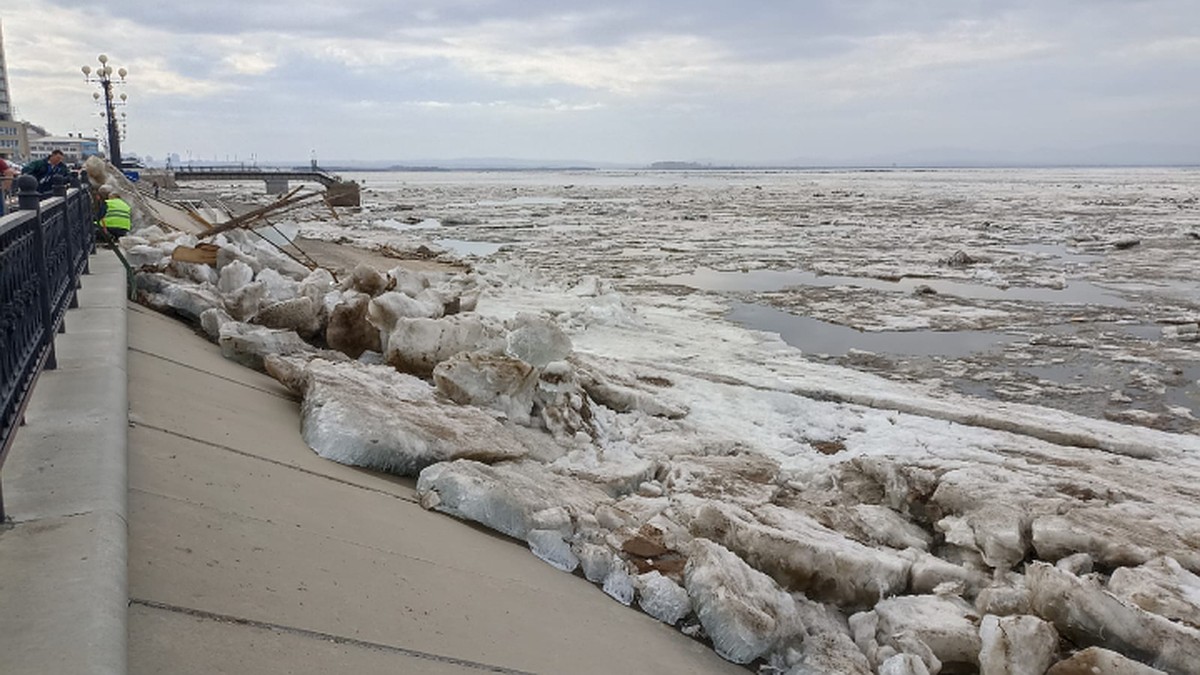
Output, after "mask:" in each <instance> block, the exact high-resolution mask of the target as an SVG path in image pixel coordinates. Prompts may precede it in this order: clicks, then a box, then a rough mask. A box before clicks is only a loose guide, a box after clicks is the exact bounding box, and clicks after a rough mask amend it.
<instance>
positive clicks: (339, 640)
mask: <svg viewBox="0 0 1200 675" xmlns="http://www.w3.org/2000/svg"><path fill="white" fill-rule="evenodd" d="M129 605H130V606H131V607H132V606H133V605H139V606H142V607H147V608H149V609H157V610H161V611H164V612H174V613H176V614H183V615H186V616H190V617H194V618H197V619H205V620H208V621H219V622H221V623H230V624H234V625H237V626H247V627H249V628H258V629H261V630H269V631H273V632H277V633H287V634H289V635H297V636H300V637H305V638H312V639H314V640H321V641H324V642H333V643H335V644H339V645H348V646H351V647H364V648H366V649H374V650H377V651H382V652H390V653H392V654H401V655H403V656H409V657H412V658H417V659H425V660H426V661H436V662H437V663H446V664H450V665H455V666H461V667H463V668H470V669H472V670H480V671H483V672H487V673H505V674H506V675H534V674H533V673H530V672H528V671H524V670H514V669H512V668H505V667H503V666H493V665H491V664H487V663H479V662H478V661H468V660H466V659H458V658H454V657H453V656H443V655H441V654H432V653H430V652H423V651H419V650H416V649H408V648H407V647H396V646H394V645H385V644H382V643H379V642H368V641H366V640H359V639H356V638H351V637H345V636H342V635H333V634H331V633H322V632H320V631H315V630H309V629H307V628H297V627H295V626H283V625H280V624H277V623H269V622H267V621H256V620H254V619H246V618H243V617H240V616H231V615H229V614H218V613H216V612H207V611H204V610H202V609H193V608H191V607H180V606H178V605H170V604H167V603H165V602H155V601H153V600H141V599H138V598H130V599H129Z"/></svg>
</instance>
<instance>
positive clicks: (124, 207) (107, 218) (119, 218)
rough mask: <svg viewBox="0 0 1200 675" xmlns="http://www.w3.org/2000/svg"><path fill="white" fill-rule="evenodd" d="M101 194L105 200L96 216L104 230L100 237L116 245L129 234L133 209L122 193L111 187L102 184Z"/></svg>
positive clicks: (101, 228)
mask: <svg viewBox="0 0 1200 675" xmlns="http://www.w3.org/2000/svg"><path fill="white" fill-rule="evenodd" d="M99 194H100V198H101V199H103V200H104V201H103V202H102V203H101V204H100V213H99V214H98V215H97V216H96V222H97V224H99V226H100V230H101V232H102V234H101V235H100V238H101V239H103V240H104V241H106V242H108V243H109V244H110V245H112V246H115V245H116V243H117V241H118V240H120V238H121V237H124V236H125V235H127V234H129V228H130V227H132V226H133V219H132V211H131V210H130V208H129V203H128V202H126V201H125V200H124V199H121V195H119V194H117V192H116V191H114V190H113V189H112V188H111V187H109V186H107V185H101V186H100V190H99Z"/></svg>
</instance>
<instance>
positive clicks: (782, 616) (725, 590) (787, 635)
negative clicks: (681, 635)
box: [684, 539, 802, 663]
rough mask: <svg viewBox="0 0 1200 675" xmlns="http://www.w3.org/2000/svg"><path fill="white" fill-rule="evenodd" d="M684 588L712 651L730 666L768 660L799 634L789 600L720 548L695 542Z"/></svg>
mask: <svg viewBox="0 0 1200 675" xmlns="http://www.w3.org/2000/svg"><path fill="white" fill-rule="evenodd" d="M684 586H685V587H686V588H687V592H688V597H689V598H691V601H692V604H693V606H694V607H695V608H696V616H697V617H698V618H699V619H700V624H701V625H702V626H704V631H705V632H706V633H707V634H708V636H709V638H710V639H711V640H712V642H713V647H714V648H715V649H716V650H717V653H718V654H720V655H721V656H723V657H725V658H726V659H729V660H730V661H733V662H734V663H750V662H751V661H754V660H755V659H758V658H761V657H763V656H766V655H767V654H768V653H770V652H771V651H772V650H773V649H775V648H776V647H778V646H779V645H780V644H782V643H785V642H786V641H787V640H789V639H791V638H793V637H795V636H796V635H798V634H799V632H800V631H801V630H802V626H801V625H800V622H799V616H798V614H797V612H796V603H795V600H793V599H792V596H790V595H788V594H787V593H786V592H785V591H784V590H783V589H782V588H780V587H779V585H778V584H776V583H775V582H774V581H773V580H772V579H771V578H770V577H768V576H767V575H765V574H763V573H762V572H759V571H758V570H755V569H754V568H752V567H750V566H749V565H747V564H746V563H745V562H744V561H743V560H742V559H741V558H739V557H738V556H737V555H735V554H734V553H733V552H732V551H730V550H729V549H727V548H725V547H723V546H721V545H720V544H717V543H714V542H711V541H708V540H706V539H697V540H696V541H695V542H694V543H693V545H692V550H691V555H690V556H689V557H688V563H687V571H686V572H685V582H684Z"/></svg>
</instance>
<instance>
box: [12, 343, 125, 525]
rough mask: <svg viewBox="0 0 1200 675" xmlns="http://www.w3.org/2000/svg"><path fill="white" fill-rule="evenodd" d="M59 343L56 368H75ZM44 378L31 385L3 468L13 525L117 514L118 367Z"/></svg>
mask: <svg viewBox="0 0 1200 675" xmlns="http://www.w3.org/2000/svg"><path fill="white" fill-rule="evenodd" d="M67 347H69V345H68V344H67V341H65V340H64V341H62V342H61V343H60V344H59V351H60V353H61V354H62V355H63V359H62V360H63V361H76V362H77V361H78V359H77V358H76V357H75V356H73V355H71V353H72V351H71V350H70V349H68V348H67ZM100 361H101V363H98V364H92V365H90V366H83V365H76V366H75V367H74V368H67V367H64V368H63V369H60V370H57V371H51V372H46V373H43V374H42V377H41V378H40V379H39V380H38V384H37V387H36V388H35V389H34V394H33V398H32V400H31V401H30V406H29V409H28V411H27V412H26V415H25V420H26V425H25V426H24V427H23V428H21V429H20V430H19V432H18V434H17V439H16V443H15V444H14V447H13V451H12V454H11V456H10V458H9V461H8V462H6V463H5V466H4V483H5V486H4V497H5V505H6V508H7V510H8V514H9V515H10V516H11V517H12V518H13V519H14V520H16V521H19V522H26V521H33V520H37V519H39V518H47V517H55V516H66V515H71V514H76V513H86V512H91V511H97V510H108V511H112V512H113V513H117V514H119V515H120V516H122V517H123V516H124V512H125V491H126V486H125V432H126V429H127V426H128V424H127V422H126V397H125V367H124V363H119V364H117V363H110V362H112V361H116V359H115V358H114V357H110V358H106V359H100Z"/></svg>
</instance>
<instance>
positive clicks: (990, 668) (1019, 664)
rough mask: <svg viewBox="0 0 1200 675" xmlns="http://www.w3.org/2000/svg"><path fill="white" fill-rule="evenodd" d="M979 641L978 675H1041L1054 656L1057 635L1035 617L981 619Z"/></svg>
mask: <svg viewBox="0 0 1200 675" xmlns="http://www.w3.org/2000/svg"><path fill="white" fill-rule="evenodd" d="M979 638H980V641H981V643H982V648H981V649H980V652H979V672H980V675H1043V674H1044V673H1045V672H1046V669H1047V668H1049V667H1050V665H1051V664H1053V663H1054V659H1055V657H1056V655H1057V654H1058V631H1056V630H1054V626H1052V625H1050V624H1049V623H1046V622H1045V621H1042V620H1041V619H1039V618H1037V617H1036V616H1029V615H1024V616H1006V617H998V616H995V615H988V616H985V617H983V621H982V622H981V623H980V625H979Z"/></svg>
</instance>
